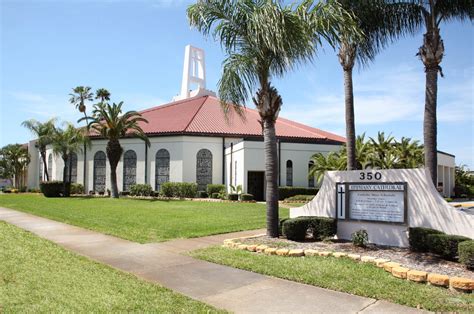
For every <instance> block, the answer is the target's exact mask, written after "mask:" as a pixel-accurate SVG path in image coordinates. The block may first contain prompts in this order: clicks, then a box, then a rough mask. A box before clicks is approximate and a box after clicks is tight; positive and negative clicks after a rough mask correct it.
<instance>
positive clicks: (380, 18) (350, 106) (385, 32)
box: [337, 0, 420, 170]
mask: <svg viewBox="0 0 474 314" xmlns="http://www.w3.org/2000/svg"><path fill="white" fill-rule="evenodd" d="M337 2H338V3H339V4H340V5H341V6H342V7H343V8H344V9H345V10H347V11H348V12H349V13H351V14H353V16H354V18H355V21H356V23H357V27H358V28H359V30H360V31H361V32H362V35H360V34H359V33H355V32H354V31H353V30H351V29H350V28H341V31H340V33H339V36H338V38H337V39H338V46H339V53H338V58H339V63H340V64H341V66H342V69H343V72H344V94H345V117H346V141H347V142H346V149H347V169H348V170H354V169H358V168H357V158H356V133H355V116H354V92H353V81H352V70H353V68H354V65H355V63H356V62H357V63H359V64H360V65H362V66H367V65H368V64H369V63H370V62H372V61H373V60H374V59H375V56H376V55H377V54H378V53H379V52H380V50H382V49H383V48H385V47H386V46H387V45H388V44H389V43H391V42H393V41H394V40H396V39H397V38H398V37H400V36H402V35H404V34H406V33H413V32H414V31H415V30H416V28H417V24H419V23H420V21H419V20H417V19H413V18H407V16H410V11H409V10H407V8H406V6H405V5H403V4H389V3H387V2H386V1H385V0H337Z"/></svg>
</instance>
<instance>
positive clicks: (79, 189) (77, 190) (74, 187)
mask: <svg viewBox="0 0 474 314" xmlns="http://www.w3.org/2000/svg"><path fill="white" fill-rule="evenodd" d="M82 193H84V186H83V185H82V184H80V183H71V194H82Z"/></svg>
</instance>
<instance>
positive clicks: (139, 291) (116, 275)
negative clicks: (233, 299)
mask: <svg viewBox="0 0 474 314" xmlns="http://www.w3.org/2000/svg"><path fill="white" fill-rule="evenodd" d="M0 239H1V241H0V312H5V313H18V312H20V313H21V312H23V313H24V312H27V313H37V312H43V313H49V312H54V313H59V312H157V313H163V312H166V313H177V312H179V313H194V312H199V313H207V312H208V311H211V312H216V310H215V309H213V308H212V307H210V306H207V305H206V304H204V303H201V302H198V301H194V300H192V299H190V298H188V297H185V296H182V295H180V294H177V293H174V292H172V291H170V290H168V289H165V288H163V287H161V286H158V285H154V284H151V283H148V282H146V281H143V280H140V279H138V278H136V277H134V276H132V275H128V274H125V273H122V272H120V271H117V270H114V269H112V268H110V267H107V266H104V265H102V264H99V263H96V262H93V261H91V260H89V259H87V258H85V257H81V256H79V255H76V254H74V253H71V252H69V251H66V250H64V249H62V248H61V247H59V246H57V245H55V244H53V243H51V242H49V241H46V240H43V239H40V238H39V237H37V236H35V235H33V234H31V233H29V232H27V231H23V230H21V229H19V228H17V227H15V226H12V225H9V224H6V223H4V222H0Z"/></svg>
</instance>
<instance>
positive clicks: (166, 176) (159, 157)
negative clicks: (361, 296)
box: [155, 149, 170, 191]
mask: <svg viewBox="0 0 474 314" xmlns="http://www.w3.org/2000/svg"><path fill="white" fill-rule="evenodd" d="M169 180H170V153H169V152H168V151H167V150H166V149H160V150H159V151H158V152H157V153H156V156H155V191H160V189H161V184H163V183H165V182H168V181H169Z"/></svg>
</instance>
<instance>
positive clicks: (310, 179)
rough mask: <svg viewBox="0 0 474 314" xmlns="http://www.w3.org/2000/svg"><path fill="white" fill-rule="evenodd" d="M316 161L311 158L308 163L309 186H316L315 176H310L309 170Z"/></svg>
mask: <svg viewBox="0 0 474 314" xmlns="http://www.w3.org/2000/svg"><path fill="white" fill-rule="evenodd" d="M313 165H314V162H313V161H312V160H311V161H310V162H309V163H308V187H310V188H314V176H309V172H310V170H311V167H313Z"/></svg>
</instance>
